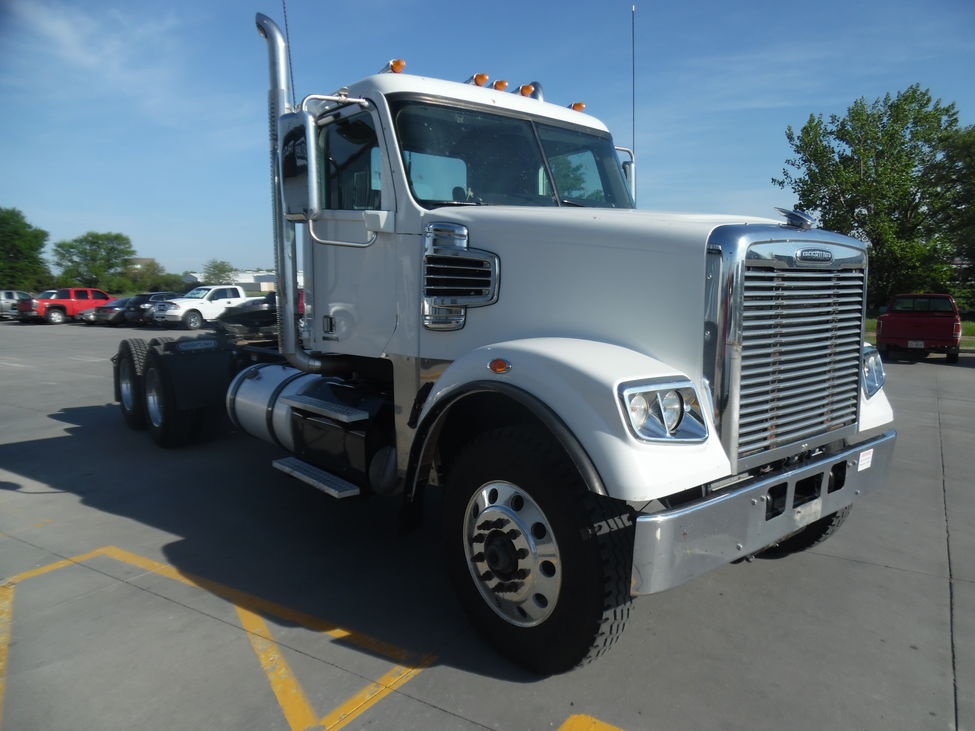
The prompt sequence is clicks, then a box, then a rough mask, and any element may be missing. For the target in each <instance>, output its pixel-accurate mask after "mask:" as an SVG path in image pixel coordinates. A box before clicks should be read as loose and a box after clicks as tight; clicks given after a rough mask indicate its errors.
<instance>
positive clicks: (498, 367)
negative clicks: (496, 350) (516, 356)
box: [488, 358, 511, 375]
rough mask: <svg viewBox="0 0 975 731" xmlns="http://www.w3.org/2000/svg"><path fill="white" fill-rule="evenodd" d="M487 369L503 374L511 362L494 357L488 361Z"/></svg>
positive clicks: (508, 368)
mask: <svg viewBox="0 0 975 731" xmlns="http://www.w3.org/2000/svg"><path fill="white" fill-rule="evenodd" d="M488 370H489V371H491V373H497V374H498V375H503V374H505V373H507V372H508V371H510V370H511V363H510V362H508V361H506V360H505V359H504V358H495V359H494V360H492V361H491V362H490V363H488Z"/></svg>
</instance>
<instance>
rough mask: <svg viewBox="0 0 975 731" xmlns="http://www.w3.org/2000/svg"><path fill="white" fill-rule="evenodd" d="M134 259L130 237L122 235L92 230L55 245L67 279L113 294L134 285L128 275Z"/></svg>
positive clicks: (56, 256) (59, 264) (57, 260)
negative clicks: (130, 263)
mask: <svg viewBox="0 0 975 731" xmlns="http://www.w3.org/2000/svg"><path fill="white" fill-rule="evenodd" d="M134 256H135V249H133V248H132V242H131V241H130V240H129V237H128V236H126V235H125V234H119V233H95V232H94V231H89V232H88V233H86V234H85V235H84V236H79V237H78V238H76V239H72V240H71V241H59V242H58V243H56V244H55V245H54V257H55V261H56V263H57V264H58V266H59V267H60V268H61V274H62V276H63V277H65V278H67V279H70V280H72V281H75V282H77V283H78V284H80V285H81V286H83V287H102V288H104V289H107V290H108V291H110V292H111V291H124V290H125V289H127V288H128V287H130V286H131V283H130V282H129V280H128V278H127V277H126V276H125V273H126V270H127V269H128V266H129V261H130V260H131V259H132V257H134Z"/></svg>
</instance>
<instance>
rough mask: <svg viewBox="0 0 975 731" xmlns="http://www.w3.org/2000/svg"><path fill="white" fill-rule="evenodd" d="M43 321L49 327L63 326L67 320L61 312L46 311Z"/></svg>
mask: <svg viewBox="0 0 975 731" xmlns="http://www.w3.org/2000/svg"><path fill="white" fill-rule="evenodd" d="M44 319H45V320H47V321H48V323H49V324H51V325H63V324H64V321H65V320H66V319H67V318H66V317H65V315H64V312H62V311H61V310H48V311H47V314H46V315H45V316H44Z"/></svg>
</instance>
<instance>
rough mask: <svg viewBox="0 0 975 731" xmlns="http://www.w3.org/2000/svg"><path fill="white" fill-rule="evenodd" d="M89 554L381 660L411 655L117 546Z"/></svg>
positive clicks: (303, 613)
mask: <svg viewBox="0 0 975 731" xmlns="http://www.w3.org/2000/svg"><path fill="white" fill-rule="evenodd" d="M89 555H105V556H109V557H111V558H114V559H116V560H117V561H121V562H123V563H128V564H131V565H133V566H138V567H139V568H142V569H145V570H146V571H150V572H152V573H156V574H159V575H160V576H165V577H166V578H169V579H173V580H174V581H179V582H181V583H183V584H188V585H189V586H196V587H198V588H201V589H206V590H207V591H209V592H210V593H212V594H216V595H217V596H219V597H222V598H224V599H226V600H227V601H229V602H231V603H232V604H234V605H235V606H238V607H244V608H246V609H248V610H250V611H251V612H254V613H256V614H264V615H271V616H272V617H277V618H278V619H283V620H285V621H287V622H293V623H295V624H300V625H301V626H302V627H305V628H306V629H310V630H312V631H314V632H321V633H323V634H326V635H328V636H329V637H331V638H333V639H337V640H344V641H346V642H348V643H350V644H352V645H355V646H356V647H360V648H362V649H364V650H368V651H370V652H372V653H375V654H377V655H381V656H382V657H385V658H388V659H390V660H392V661H394V662H403V661H405V660H407V659H408V658H409V653H408V652H407V651H406V650H404V649H403V648H401V647H397V646H396V645H391V644H389V643H388V642H383V641H382V640H378V639H376V638H375V637H369V636H368V635H364V634H360V633H358V632H352V631H350V630H347V629H344V628H342V627H339V626H338V625H336V624H334V623H333V622H329V621H327V620H324V619H322V618H321V617H315V616H313V615H311V614H306V613H305V612H300V611H298V610H296V609H291V608H290V607H286V606H284V605H282V604H277V603H276V602H272V601H268V600H267V599H262V598H261V597H257V596H254V595H253V594H248V593H247V592H244V591H240V590H238V589H233V588H231V587H229V586H226V585H224V584H219V583H217V582H216V581H210V580H209V579H204V578H203V577H201V576H196V575H194V574H189V573H184V572H182V571H180V570H179V569H176V568H173V567H172V566H170V565H169V564H164V563H160V562H159V561H153V560H152V559H151V558H145V557H144V556H138V555H136V554H133V553H129V552H128V551H124V550H122V549H121V548H116V547H115V546H106V547H104V548H100V549H98V550H97V551H93V552H92V554H89Z"/></svg>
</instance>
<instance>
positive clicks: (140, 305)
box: [125, 292, 182, 325]
mask: <svg viewBox="0 0 975 731" xmlns="http://www.w3.org/2000/svg"><path fill="white" fill-rule="evenodd" d="M181 296H182V292H139V294H135V295H132V296H131V297H130V298H129V303H128V304H127V305H126V306H125V322H126V324H128V325H151V324H154V323H153V317H152V308H153V306H154V305H155V304H156V303H157V302H165V301H166V300H170V299H174V298H176V297H181Z"/></svg>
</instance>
